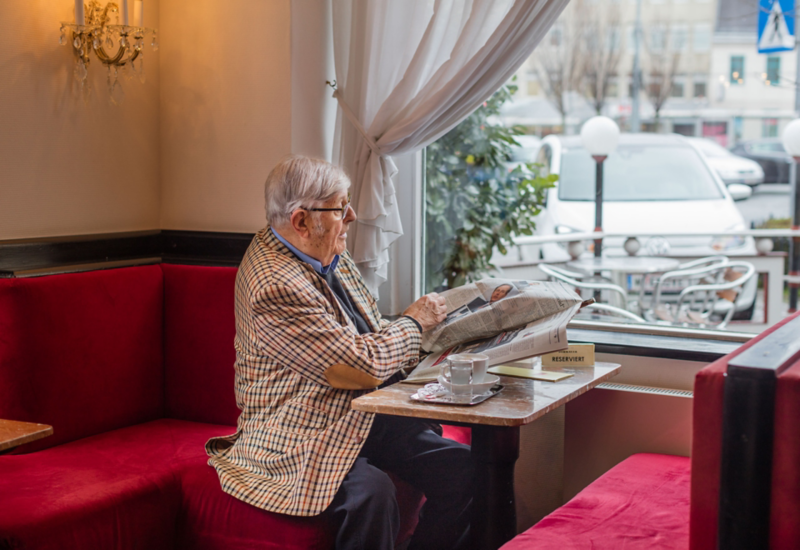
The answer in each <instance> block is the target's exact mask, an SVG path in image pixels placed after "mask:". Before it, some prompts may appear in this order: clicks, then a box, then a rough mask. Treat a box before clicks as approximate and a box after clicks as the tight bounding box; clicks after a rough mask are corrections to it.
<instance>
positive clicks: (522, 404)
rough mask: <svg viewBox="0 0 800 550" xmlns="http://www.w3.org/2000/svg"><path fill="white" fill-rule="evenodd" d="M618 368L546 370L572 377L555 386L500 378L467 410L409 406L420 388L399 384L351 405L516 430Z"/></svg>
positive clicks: (609, 365)
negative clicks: (491, 392) (494, 390)
mask: <svg viewBox="0 0 800 550" xmlns="http://www.w3.org/2000/svg"><path fill="white" fill-rule="evenodd" d="M620 368H621V367H620V365H618V364H615V363H596V364H595V365H594V366H593V367H548V368H547V369H546V370H548V371H555V372H568V373H572V374H573V376H571V377H569V378H565V379H564V380H559V381H558V382H544V381H540V380H529V379H527V378H512V377H509V376H501V377H500V383H501V384H502V385H503V391H501V392H500V393H498V394H497V395H495V396H494V397H492V398H490V399H487V400H486V401H484V402H483V403H480V404H478V405H472V406H458V405H441V404H434V403H419V402H417V401H412V400H411V398H410V396H411V394H413V393H415V392H416V391H417V390H418V389H419V388H420V387H421V386H420V385H419V384H408V383H405V382H400V383H397V384H393V385H391V386H389V387H387V388H383V389H380V390H377V391H374V392H371V393H368V394H366V395H362V396H361V397H359V398H357V399H355V400H353V402H352V407H353V409H355V410H357V411H365V412H372V413H381V414H390V415H395V416H411V417H415V418H426V419H429V420H438V421H441V422H460V423H464V424H484V425H489V426H522V425H524V424H528V423H530V422H533V421H534V420H536V419H537V418H539V417H541V416H544V415H545V414H547V413H548V412H550V411H552V410H553V409H556V408H558V407H559V406H561V405H563V404H564V403H566V402H567V401H570V400H572V399H574V398H576V397H577V396H579V395H580V394H582V393H585V392H587V391H589V390H590V389H592V388H593V387H595V386H596V385H598V384H600V383H601V382H604V381H606V380H608V379H609V378H611V377H612V376H614V375H616V374H617V373H618V372H619V370H620Z"/></svg>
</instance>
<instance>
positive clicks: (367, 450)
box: [325, 415, 473, 550]
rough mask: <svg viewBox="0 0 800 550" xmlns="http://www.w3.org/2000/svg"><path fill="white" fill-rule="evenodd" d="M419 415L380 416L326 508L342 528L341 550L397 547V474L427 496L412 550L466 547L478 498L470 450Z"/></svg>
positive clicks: (338, 547)
mask: <svg viewBox="0 0 800 550" xmlns="http://www.w3.org/2000/svg"><path fill="white" fill-rule="evenodd" d="M429 426H430V425H429V424H427V423H425V422H423V421H421V420H417V419H415V418H402V417H394V416H383V415H377V416H376V417H375V421H374V423H373V425H372V429H371V430H370V433H369V437H367V440H366V441H365V442H364V447H363V448H362V449H361V453H360V454H359V456H358V458H357V459H356V461H355V463H354V464H353V467H352V468H351V469H350V471H349V472H348V474H347V476H345V478H344V481H343V482H342V486H341V487H340V488H339V491H338V492H337V493H336V496H335V497H334V499H333V502H332V503H331V505H330V506H329V507H328V509H327V510H326V511H325V513H326V514H329V515H330V516H331V517H332V519H333V521H334V522H335V523H336V524H337V525H339V530H338V532H337V535H336V550H391V549H393V548H394V543H395V539H396V538H397V535H398V532H399V529H400V513H399V509H398V506H397V500H396V498H395V488H394V484H393V483H392V481H391V479H389V476H388V475H386V472H387V471H388V472H392V473H393V474H395V475H397V476H398V477H400V478H401V479H402V480H403V481H405V482H406V483H408V484H410V485H412V486H413V487H416V488H417V489H419V490H420V491H422V492H423V493H424V494H425V497H426V499H427V500H426V502H425V505H424V506H423V507H422V511H421V512H420V520H419V524H418V525H417V529H416V531H415V532H414V536H413V537H412V538H411V543H410V545H409V550H423V549H431V550H447V549H449V548H455V547H461V546H463V545H465V544H466V539H467V535H468V531H469V521H470V519H471V518H470V514H471V502H472V475H473V474H472V462H471V460H470V452H469V447H468V446H466V445H462V444H461V443H456V442H455V441H451V440H449V439H445V438H443V437H441V436H440V435H438V434H436V433H435V432H434V431H433V430H431V429H430V427H429Z"/></svg>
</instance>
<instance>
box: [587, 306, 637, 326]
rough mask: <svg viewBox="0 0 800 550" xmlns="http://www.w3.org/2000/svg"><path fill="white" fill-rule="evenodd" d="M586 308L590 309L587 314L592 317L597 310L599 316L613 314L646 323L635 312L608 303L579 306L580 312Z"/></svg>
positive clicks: (612, 315)
mask: <svg viewBox="0 0 800 550" xmlns="http://www.w3.org/2000/svg"><path fill="white" fill-rule="evenodd" d="M586 310H592V311H587V313H588V314H589V315H591V316H592V317H594V314H593V312H594V311H597V312H599V315H600V316H601V317H614V316H616V317H622V318H624V319H626V320H628V321H634V322H636V323H646V322H647V321H646V320H645V319H643V318H642V317H639V316H638V315H636V314H635V313H631V312H630V311H628V310H627V309H622V308H620V307H615V306H610V305H608V304H598V303H594V304H587V305H585V306H583V307H582V308H581V312H584V311H586Z"/></svg>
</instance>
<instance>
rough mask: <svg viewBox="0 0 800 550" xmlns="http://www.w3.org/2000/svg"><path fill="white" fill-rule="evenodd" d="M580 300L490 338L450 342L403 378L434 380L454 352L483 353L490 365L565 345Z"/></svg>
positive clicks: (530, 355)
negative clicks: (450, 343)
mask: <svg viewBox="0 0 800 550" xmlns="http://www.w3.org/2000/svg"><path fill="white" fill-rule="evenodd" d="M580 307H581V303H580V301H578V302H577V303H573V304H572V305H571V306H570V307H569V308H567V309H564V310H562V311H558V312H556V313H554V314H552V315H548V316H546V317H544V318H541V319H538V320H536V321H533V322H531V323H528V324H527V325H524V326H522V327H519V328H516V329H513V330H507V331H503V332H501V333H500V334H497V335H495V336H492V337H490V338H483V339H481V340H477V341H473V342H468V343H464V344H459V345H456V346H453V347H452V348H449V349H446V350H444V351H443V352H441V353H432V354H430V355H429V356H428V357H426V358H425V359H424V360H423V361H422V362H420V364H419V365H417V367H416V368H415V369H414V370H413V371H412V372H411V374H410V375H409V377H408V378H407V379H406V380H405V381H406V382H409V383H412V384H413V383H417V384H424V383H426V382H430V381H433V380H436V377H437V376H438V375H439V371H440V370H441V366H442V363H443V362H444V360H445V359H446V358H447V356H448V355H451V354H454V353H484V354H486V355H487V356H488V357H489V366H493V365H499V364H501V363H507V362H510V361H517V360H519V359H524V358H526V357H532V356H534V355H541V354H543V353H549V352H551V351H557V350H560V349H566V348H567V324H568V323H569V321H570V319H572V317H573V316H574V315H575V314H576V313H577V312H578V309H580Z"/></svg>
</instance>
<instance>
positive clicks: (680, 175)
mask: <svg viewBox="0 0 800 550" xmlns="http://www.w3.org/2000/svg"><path fill="white" fill-rule="evenodd" d="M603 165H604V166H603V201H675V200H710V199H720V198H722V196H723V195H722V192H721V191H720V189H719V187H718V186H717V183H716V181H715V180H714V178H713V177H712V175H711V173H710V172H709V171H708V169H707V168H706V165H705V164H704V163H703V160H702V159H701V158H700V155H698V154H697V152H696V151H695V150H694V149H692V148H691V147H687V146H656V145H646V146H640V145H621V146H620V147H618V148H617V150H616V151H614V153H613V154H611V155H609V156H608V159H606V161H605V162H604V163H603ZM594 194H595V162H594V160H593V159H592V157H591V156H590V155H589V153H588V152H587V151H586V150H585V149H583V148H582V147H578V148H573V149H565V150H564V151H563V153H562V158H561V170H560V174H559V179H558V198H559V199H560V200H562V201H593V200H594Z"/></svg>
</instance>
